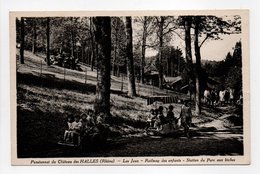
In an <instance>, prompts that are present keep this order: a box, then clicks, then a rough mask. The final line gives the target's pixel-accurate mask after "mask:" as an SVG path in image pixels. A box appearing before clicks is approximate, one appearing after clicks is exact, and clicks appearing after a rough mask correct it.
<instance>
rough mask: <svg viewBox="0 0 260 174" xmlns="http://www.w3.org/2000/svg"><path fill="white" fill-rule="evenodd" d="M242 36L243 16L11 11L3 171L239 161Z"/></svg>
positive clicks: (246, 146)
mask: <svg viewBox="0 0 260 174" xmlns="http://www.w3.org/2000/svg"><path fill="white" fill-rule="evenodd" d="M248 30H249V26H248V10H210V11H209V10H208V11H207V10H204V11H149V12H148V11H136V12H134V11H132V12H131V11H130V12H120V11H117V12H44V13H43V12H10V39H11V40H10V47H11V53H10V55H11V56H10V62H11V79H12V81H11V101H12V108H11V112H12V114H11V123H12V125H11V126H12V164H13V165H182V164H185V165H187V164H188V165H189V164H190V165H191V164H192V165H193V164H249V163H250V133H249V120H250V115H249V94H250V92H249V47H248V39H249V34H248V32H249V31H248Z"/></svg>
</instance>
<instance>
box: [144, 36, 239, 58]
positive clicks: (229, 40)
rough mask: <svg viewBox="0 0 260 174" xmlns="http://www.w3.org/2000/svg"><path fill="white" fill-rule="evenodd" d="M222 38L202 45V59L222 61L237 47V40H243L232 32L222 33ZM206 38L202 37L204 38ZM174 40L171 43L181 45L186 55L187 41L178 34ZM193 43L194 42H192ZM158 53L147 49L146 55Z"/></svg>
mask: <svg viewBox="0 0 260 174" xmlns="http://www.w3.org/2000/svg"><path fill="white" fill-rule="evenodd" d="M220 38H221V39H220V40H207V41H206V42H205V43H204V44H203V45H202V47H201V59H202V60H215V61H221V60H223V59H225V57H226V55H227V53H228V52H231V53H233V48H234V47H235V44H236V42H238V41H240V40H241V34H232V35H221V36H220ZM203 39H204V38H200V40H203ZM173 40H174V42H172V43H171V45H173V46H175V47H177V46H178V47H179V48H180V49H182V51H183V55H185V42H184V41H183V40H182V39H180V38H178V37H177V36H176V37H175V38H174V39H173ZM192 44H193V42H192ZM156 54H157V51H156V50H153V49H147V51H146V56H147V57H150V56H154V55H156ZM192 54H193V57H192V58H193V59H194V60H195V55H194V48H193V46H192Z"/></svg>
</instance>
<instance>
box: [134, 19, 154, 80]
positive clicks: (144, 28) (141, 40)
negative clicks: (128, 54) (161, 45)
mask: <svg viewBox="0 0 260 174" xmlns="http://www.w3.org/2000/svg"><path fill="white" fill-rule="evenodd" d="M153 20H154V18H153V17H150V16H143V17H141V16H139V17H136V18H135V19H134V21H135V22H136V23H137V24H139V26H140V29H139V30H138V31H137V36H136V37H137V39H138V41H137V42H138V43H137V45H141V61H140V79H141V83H144V68H145V53H146V48H147V46H148V45H147V38H148V36H150V35H151V34H152V33H153V27H151V24H152V22H153Z"/></svg>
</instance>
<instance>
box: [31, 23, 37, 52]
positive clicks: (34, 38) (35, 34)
mask: <svg viewBox="0 0 260 174" xmlns="http://www.w3.org/2000/svg"><path fill="white" fill-rule="evenodd" d="M32 25H33V26H32V28H33V36H32V37H33V38H32V39H33V40H32V53H33V54H35V53H36V41H37V27H36V25H37V21H36V18H33V20H32Z"/></svg>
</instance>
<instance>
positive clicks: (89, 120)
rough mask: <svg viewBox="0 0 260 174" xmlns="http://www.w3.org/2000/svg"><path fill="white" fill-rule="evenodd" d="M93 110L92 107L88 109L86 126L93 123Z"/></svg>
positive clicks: (91, 125) (90, 125)
mask: <svg viewBox="0 0 260 174" xmlns="http://www.w3.org/2000/svg"><path fill="white" fill-rule="evenodd" d="M93 117H94V111H93V110H92V109H89V110H88V116H87V126H88V127H93V126H94V125H95V121H94V118H93Z"/></svg>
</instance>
